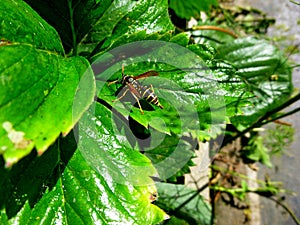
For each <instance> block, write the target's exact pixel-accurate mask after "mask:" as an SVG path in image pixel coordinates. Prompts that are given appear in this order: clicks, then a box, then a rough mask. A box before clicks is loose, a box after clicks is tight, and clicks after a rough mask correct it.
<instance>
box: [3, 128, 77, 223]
mask: <svg viewBox="0 0 300 225" xmlns="http://www.w3.org/2000/svg"><path fill="white" fill-rule="evenodd" d="M75 150H76V142H75V139H74V135H73V132H71V133H70V134H69V135H68V136H67V137H65V138H62V137H60V138H58V139H57V141H56V142H55V143H54V144H53V145H51V146H50V147H49V148H48V150H47V151H46V152H45V153H44V154H43V155H41V156H38V155H37V152H36V151H35V150H33V151H32V152H31V153H30V154H29V155H28V156H26V157H25V158H23V159H22V160H20V161H19V162H18V163H17V164H15V165H14V166H13V167H12V168H5V167H4V160H3V158H2V157H1V160H0V166H1V167H0V172H1V173H0V190H1V193H6V194H5V195H1V197H0V207H1V209H3V208H4V207H5V209H6V214H7V217H8V219H10V218H12V217H14V216H16V214H17V213H18V212H19V211H20V210H21V209H22V207H23V206H24V204H25V203H26V201H27V200H28V202H29V205H30V207H31V208H33V207H34V205H35V204H36V203H37V202H38V201H39V200H40V199H41V198H42V197H43V194H44V193H45V191H46V190H47V189H48V188H49V189H50V190H51V189H52V188H53V187H54V185H55V184H56V182H57V180H58V179H59V177H60V175H61V173H62V172H63V170H64V168H65V166H66V165H67V163H68V161H69V160H70V158H71V157H72V155H73V154H74V152H75Z"/></svg>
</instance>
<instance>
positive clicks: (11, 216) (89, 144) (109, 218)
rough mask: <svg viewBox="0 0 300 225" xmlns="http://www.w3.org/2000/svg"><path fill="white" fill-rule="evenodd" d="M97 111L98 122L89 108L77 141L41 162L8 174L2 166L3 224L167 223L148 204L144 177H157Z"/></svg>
mask: <svg viewBox="0 0 300 225" xmlns="http://www.w3.org/2000/svg"><path fill="white" fill-rule="evenodd" d="M96 108H97V109H96V114H97V119H96V120H95V119H94V120H90V119H91V118H90V116H94V115H92V114H89V113H93V110H92V108H91V109H90V111H89V112H88V113H87V114H85V118H83V120H80V125H79V128H78V131H79V132H80V133H79V134H80V135H82V136H79V137H80V138H79V140H75V139H74V136H73V134H72V133H71V134H70V135H68V136H67V137H66V138H60V139H59V140H58V141H57V142H56V143H55V144H54V145H52V146H51V147H50V148H49V150H48V151H47V152H45V154H43V155H42V156H41V157H35V156H36V154H33V153H32V154H30V155H29V156H28V157H26V158H24V159H23V160H22V161H20V162H19V163H18V164H16V165H15V166H14V167H13V168H12V170H11V171H8V170H6V169H4V168H3V166H4V163H2V164H1V167H0V170H1V174H0V176H1V179H0V181H1V182H3V185H1V186H0V189H1V191H2V193H7V195H2V198H3V197H4V199H1V198H0V206H2V207H3V205H5V209H6V212H4V210H2V211H1V214H0V215H1V217H0V221H1V222H2V223H1V224H24V223H27V224H98V223H99V224H141V225H144V224H156V223H158V222H160V221H162V220H163V219H165V218H166V214H165V213H164V212H163V211H162V210H161V209H159V208H158V207H157V206H155V205H153V204H152V203H151V202H152V201H153V200H155V198H156V197H155V196H156V195H157V194H156V188H155V185H154V182H153V181H152V180H151V179H150V177H148V176H149V175H153V172H154V171H155V170H154V168H153V166H152V165H151V163H150V161H149V160H148V159H147V158H146V157H144V156H143V155H141V154H140V153H139V152H137V151H135V150H133V149H131V148H129V147H128V145H127V144H126V142H127V141H126V138H125V137H122V136H121V134H114V133H113V131H114V130H113V129H112V124H111V123H110V122H111V121H110V120H109V118H110V117H111V116H112V115H111V113H110V111H109V110H108V109H106V108H105V107H103V106H101V105H99V104H97V106H96ZM85 119H89V120H85ZM95 122H96V124H98V125H97V127H96V130H93V127H94V126H95V125H96V124H95ZM100 123H102V125H103V126H102V125H99V124H100ZM85 125H89V126H90V128H91V129H90V130H89V128H88V127H85ZM85 132H86V133H85ZM93 132H96V133H93ZM90 135H91V136H92V137H91V136H90ZM93 135H97V137H96V138H95V136H93ZM107 138H110V140H109V139H107ZM117 140H120V141H119V142H118V141H117ZM122 140H123V142H122ZM76 141H79V147H80V148H81V149H78V148H77V143H76ZM76 148H77V149H76ZM94 163H97V164H94ZM24 166H26V167H24ZM2 170H3V171H2ZM2 172H3V173H2ZM1 200H2V201H1Z"/></svg>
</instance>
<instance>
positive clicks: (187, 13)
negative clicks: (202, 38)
mask: <svg viewBox="0 0 300 225" xmlns="http://www.w3.org/2000/svg"><path fill="white" fill-rule="evenodd" d="M212 5H214V6H217V5H218V1H217V0H194V1H184V0H170V8H171V9H173V10H174V11H175V13H176V15H178V16H179V17H181V18H184V19H187V20H189V19H190V18H191V17H195V18H199V16H200V11H205V12H208V11H209V9H210V6H212Z"/></svg>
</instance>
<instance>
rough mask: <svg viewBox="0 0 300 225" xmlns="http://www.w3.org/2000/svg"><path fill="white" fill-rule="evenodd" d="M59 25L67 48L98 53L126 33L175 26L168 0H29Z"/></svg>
mask: <svg viewBox="0 0 300 225" xmlns="http://www.w3.org/2000/svg"><path fill="white" fill-rule="evenodd" d="M26 2H28V3H29V4H30V5H31V6H32V7H33V8H34V9H35V10H36V11H37V12H38V13H40V15H42V17H43V18H44V19H45V20H46V21H47V22H49V24H51V25H52V26H54V27H55V28H56V30H57V31H58V33H59V34H60V37H61V38H62V42H63V44H64V47H65V49H66V51H67V52H69V51H70V50H73V53H74V54H77V52H78V53H80V52H82V53H83V54H92V55H93V54H95V53H97V52H98V51H99V49H100V47H101V46H103V47H102V49H103V48H106V47H108V46H109V45H110V44H111V43H112V42H113V41H115V40H116V39H118V38H120V37H122V36H123V35H127V34H132V33H136V32H139V31H143V30H146V33H147V34H152V33H156V32H166V31H168V30H170V29H173V26H172V24H171V22H170V19H169V16H168V11H167V10H168V4H167V0H159V1H157V0H150V1H149V0H141V1H133V0H132V1H131V0H129V1H124V0H114V1H113V0H105V1H98V2H97V1H92V0H85V1H78V0H73V1H71V0H68V1H64V2H61V1H59V0H54V1H51V2H50V1H42V0H40V1H36V0H26Z"/></svg>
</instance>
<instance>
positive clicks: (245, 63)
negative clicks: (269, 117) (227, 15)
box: [217, 38, 292, 126]
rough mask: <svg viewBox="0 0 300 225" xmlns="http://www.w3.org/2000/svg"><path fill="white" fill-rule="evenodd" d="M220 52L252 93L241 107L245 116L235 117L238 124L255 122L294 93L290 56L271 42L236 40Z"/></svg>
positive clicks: (251, 39)
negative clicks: (284, 54)
mask: <svg viewBox="0 0 300 225" xmlns="http://www.w3.org/2000/svg"><path fill="white" fill-rule="evenodd" d="M217 51H218V53H217V57H218V58H221V59H223V60H227V61H229V62H230V63H232V64H233V65H234V67H235V68H237V73H236V74H237V75H238V76H240V77H241V78H242V79H243V80H245V83H246V84H247V86H248V87H247V88H246V89H244V92H245V95H248V96H249V97H250V95H252V98H251V99H249V104H248V105H247V106H242V107H240V106H239V107H240V109H241V110H242V112H243V115H238V116H236V117H234V118H232V119H231V120H232V122H233V123H234V124H235V125H236V126H237V125H238V124H240V125H242V126H248V125H250V124H253V123H254V122H255V121H256V120H257V119H258V118H259V117H261V116H263V115H265V114H266V112H269V111H271V110H272V109H274V108H276V107H277V106H279V105H280V104H282V103H283V102H284V101H285V100H286V99H287V98H288V97H289V96H290V94H291V92H292V81H291V69H290V67H289V65H288V63H287V59H286V58H285V57H284V56H283V55H282V53H281V52H280V51H279V50H278V49H277V48H276V47H274V46H273V45H271V44H269V43H268V42H267V41H265V40H257V39H255V38H243V39H236V40H235V41H233V42H230V43H227V44H225V45H223V46H221V47H220V48H218V49H217ZM247 93H248V94H247Z"/></svg>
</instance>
